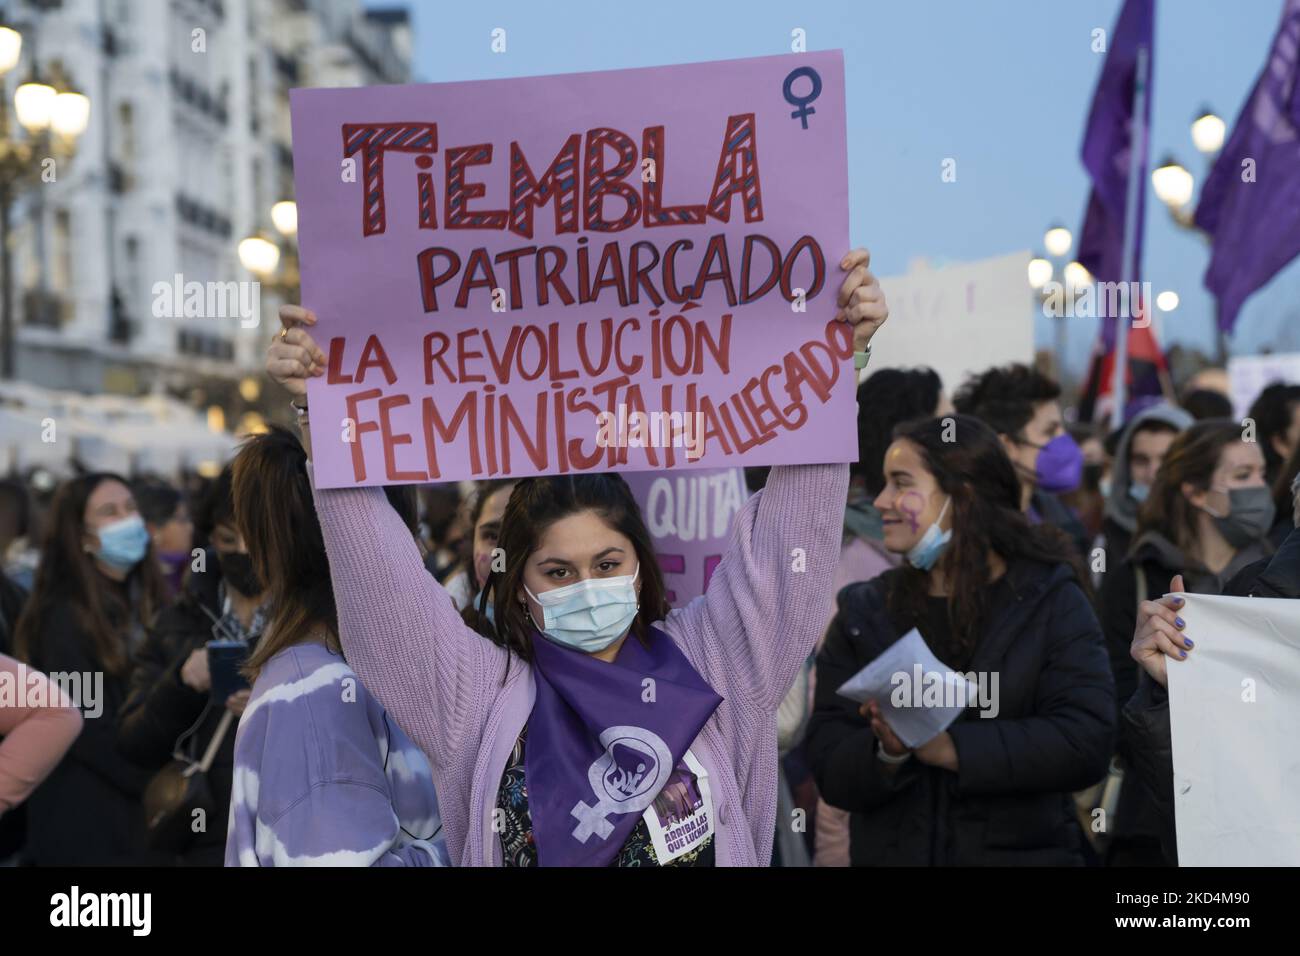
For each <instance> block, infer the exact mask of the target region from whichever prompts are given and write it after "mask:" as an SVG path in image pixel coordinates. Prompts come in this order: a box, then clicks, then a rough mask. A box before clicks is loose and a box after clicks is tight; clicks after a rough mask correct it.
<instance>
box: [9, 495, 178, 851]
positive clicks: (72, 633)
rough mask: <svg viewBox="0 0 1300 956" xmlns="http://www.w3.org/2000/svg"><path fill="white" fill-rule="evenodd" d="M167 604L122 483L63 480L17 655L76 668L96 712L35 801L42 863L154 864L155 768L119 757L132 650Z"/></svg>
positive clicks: (87, 707) (31, 824) (34, 827)
mask: <svg viewBox="0 0 1300 956" xmlns="http://www.w3.org/2000/svg"><path fill="white" fill-rule="evenodd" d="M164 602H165V590H164V586H163V581H162V576H161V573H160V571H159V569H158V565H157V562H156V561H155V560H154V557H153V554H152V553H151V548H150V540H149V532H148V531H147V530H146V529H145V524H144V521H143V520H142V519H141V517H140V514H139V512H138V510H137V508H136V502H135V498H134V497H133V496H132V494H131V490H130V488H129V487H128V486H127V484H126V482H125V481H124V480H123V479H122V478H120V477H118V476H116V475H111V474H92V475H85V476H83V477H80V478H74V479H73V480H71V481H69V482H68V483H67V484H65V485H64V486H63V487H62V488H60V489H59V491H58V493H57V494H56V495H55V497H54V502H53V504H52V507H51V513H50V521H49V533H48V537H47V539H46V542H45V548H44V551H43V552H42V556H41V564H40V567H39V568H38V569H37V572H36V582H35V587H34V589H33V591H32V596H31V598H30V599H29V601H28V603H27V607H26V608H25V610H24V612H23V615H22V617H21V618H20V619H19V622H18V629H17V634H16V641H15V644H16V648H17V656H18V657H20V658H21V659H23V660H25V661H26V662H27V663H29V664H32V665H33V666H34V667H36V668H38V669H39V670H41V671H44V672H45V673H47V674H55V673H61V674H69V675H72V674H77V675H80V676H81V680H80V684H81V691H80V699H78V700H74V701H73V703H74V704H76V705H78V706H79V707H81V710H82V713H83V714H84V715H85V716H86V717H87V718H94V719H87V720H86V721H85V725H84V729H83V731H82V733H81V735H80V736H79V737H78V738H77V740H76V742H75V743H74V744H73V745H72V749H71V750H70V751H69V752H68V756H67V757H66V758H65V759H64V761H63V762H62V763H61V764H60V765H59V766H58V768H57V769H56V770H55V771H54V773H52V774H51V775H50V777H49V778H48V779H47V780H46V781H45V783H44V784H43V785H42V786H41V788H40V789H39V790H38V791H37V792H36V793H35V794H33V796H32V798H31V800H30V801H29V802H28V835H29V844H28V847H29V852H30V853H31V855H32V857H33V858H34V859H35V862H36V863H38V864H42V865H77V866H81V865H88V864H119V865H124V864H133V863H142V862H151V860H150V858H149V857H148V856H147V855H146V854H145V852H144V811H143V808H142V806H141V803H140V796H141V794H142V793H143V790H144V786H145V784H146V783H147V782H148V779H149V775H150V774H149V771H147V770H145V769H143V768H141V767H138V766H136V765H135V764H133V763H131V762H130V761H128V760H127V759H125V758H124V757H123V756H122V755H121V753H120V751H119V748H118V730H117V719H118V715H119V712H120V711H121V710H122V707H123V704H124V702H125V700H126V696H127V692H128V687H129V681H130V678H131V671H132V669H133V662H134V651H135V649H136V647H137V646H138V644H139V642H140V640H141V638H142V637H143V634H144V627H145V625H146V624H147V623H148V622H149V621H151V620H152V619H153V617H154V615H155V613H156V612H157V610H158V609H159V608H160V607H161V606H162V605H163V603H164ZM153 862H157V861H153Z"/></svg>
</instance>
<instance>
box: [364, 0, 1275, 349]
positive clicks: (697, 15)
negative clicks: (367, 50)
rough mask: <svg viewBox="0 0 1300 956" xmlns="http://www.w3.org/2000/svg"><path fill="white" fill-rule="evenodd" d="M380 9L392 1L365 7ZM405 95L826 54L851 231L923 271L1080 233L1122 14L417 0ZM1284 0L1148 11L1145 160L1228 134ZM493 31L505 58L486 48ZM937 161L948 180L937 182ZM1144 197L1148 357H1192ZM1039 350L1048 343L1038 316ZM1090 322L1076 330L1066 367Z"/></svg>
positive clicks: (983, 7)
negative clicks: (410, 82) (843, 80)
mask: <svg viewBox="0 0 1300 956" xmlns="http://www.w3.org/2000/svg"><path fill="white" fill-rule="evenodd" d="M368 2H369V3H370V5H371V6H376V7H379V6H392V5H393V0H388V2H386V3H385V2H382V0H368ZM406 6H408V8H409V9H410V10H411V12H412V17H413V22H414V28H415V42H416V57H415V74H416V78H417V80H419V81H427V82H439V81H447V80H475V79H487V78H494V77H513V76H532V75H538V74H547V73H567V72H578V71H585V70H601V69H617V68H620V67H634V66H654V65H659V64H672V63H689V62H695V61H701V60H717V59H727V58H732V57H746V56H763V55H770V54H776V53H785V52H789V50H790V42H791V31H792V30H793V29H795V28H796V27H799V28H802V29H803V30H804V31H805V33H806V35H807V45H808V49H810V50H820V49H834V48H841V49H843V50H844V54H845V61H846V67H847V75H848V125H849V175H850V183H849V186H850V207H851V208H850V213H851V235H852V238H853V243H854V245H867V246H869V247H870V248H871V249H872V253H873V266H874V267H875V268H876V270H877V272H878V274H880V275H893V274H896V273H900V272H904V271H906V270H907V268H908V265H909V263H910V262H911V261H912V260H913V259H916V258H918V257H924V258H927V259H930V260H931V261H932V262H935V263H942V262H944V261H962V260H970V259H979V258H984V257H989V256H995V255H999V254H1002V253H1007V252H1012V251H1015V250H1017V249H1024V248H1031V249H1040V248H1041V245H1042V234H1043V232H1044V230H1045V228H1046V227H1047V226H1048V225H1050V224H1052V223H1054V222H1056V221H1060V222H1062V223H1064V224H1065V225H1066V226H1068V227H1069V228H1070V230H1071V231H1072V232H1074V233H1075V234H1076V236H1077V233H1078V230H1079V226H1080V224H1081V222H1082V217H1083V210H1084V205H1085V202H1086V200H1087V191H1088V182H1087V179H1086V176H1085V173H1084V170H1083V167H1082V165H1081V163H1080V161H1079V146H1080V142H1081V137H1082V133H1083V124H1084V121H1085V119H1086V115H1087V110H1088V107H1089V104H1090V102H1091V99H1092V92H1093V88H1094V86H1095V83H1096V79H1097V73H1098V71H1099V70H1100V68H1101V64H1102V56H1101V55H1099V54H1096V53H1093V52H1092V50H1091V34H1092V30H1093V29H1094V28H1096V27H1103V28H1105V29H1106V30H1107V31H1108V32H1109V31H1110V29H1111V28H1112V27H1113V25H1114V21H1115V18H1116V15H1117V14H1118V11H1119V8H1120V0H984V2H966V0H906V2H904V0H873V2H865V0H856V2H850V0H809V2H800V3H793V2H789V0H785V2H777V0H746V2H737V0H732V2H718V0H692V2H685V0H658V2H653V3H644V4H643V3H636V2H625V3H618V2H610V0H602V2H596V0H563V2H561V0H550V2H537V0H529V2H525V0H491V2H479V3H448V2H442V0H438V2H420V0H417V2H412V3H409V4H406ZM1281 8H1282V0H1156V43H1155V77H1154V96H1155V99H1154V104H1153V113H1152V120H1153V130H1152V146H1151V159H1152V162H1153V163H1155V162H1157V161H1159V160H1160V159H1161V158H1163V157H1164V156H1165V155H1166V154H1167V153H1173V154H1174V155H1175V156H1177V157H1178V158H1179V159H1180V160H1181V161H1182V163H1183V164H1184V165H1185V166H1187V167H1188V168H1189V169H1191V170H1192V171H1193V172H1194V173H1195V174H1196V179H1197V188H1198V190H1199V188H1200V183H1201V182H1202V181H1203V179H1204V172H1205V168H1206V167H1205V164H1204V160H1203V159H1202V157H1201V155H1200V154H1199V153H1198V152H1197V151H1196V149H1195V147H1194V146H1193V145H1192V141H1191V135H1190V132H1189V127H1190V123H1191V120H1192V119H1193V118H1194V117H1195V116H1196V115H1197V114H1198V112H1199V110H1200V107H1201V106H1202V105H1209V106H1210V107H1212V108H1213V109H1214V110H1215V111H1216V112H1218V113H1219V115H1221V116H1223V117H1224V119H1225V120H1226V121H1227V122H1228V123H1229V126H1230V127H1231V124H1232V123H1233V122H1234V120H1235V118H1236V115H1237V111H1238V110H1239V109H1240V107H1241V104H1242V102H1243V100H1244V99H1245V97H1246V95H1247V94H1248V93H1249V91H1250V88H1251V86H1252V85H1253V83H1254V81H1255V77H1256V76H1257V74H1258V72H1259V70H1260V69H1261V67H1262V66H1263V63H1264V59H1265V55H1266V53H1267V51H1268V47H1269V44H1270V42H1271V40H1272V36H1273V32H1274V30H1275V29H1276V27H1277V23H1278V18H1279V16H1280V13H1281ZM497 27H501V28H504V29H505V30H506V40H507V48H506V52H504V53H494V52H492V49H491V33H492V30H493V29H494V28H497ZM945 157H953V158H955V159H956V160H957V182H955V183H944V182H942V181H941V179H940V163H941V162H942V160H943V159H944V158H945ZM1146 188H1147V190H1148V215H1147V229H1146V237H1145V253H1144V268H1145V275H1146V278H1147V279H1149V280H1150V281H1151V282H1152V284H1153V288H1154V290H1155V291H1156V292H1160V291H1163V290H1165V289H1172V290H1174V291H1176V292H1177V293H1178V295H1179V296H1180V298H1181V300H1182V301H1181V304H1180V306H1179V308H1178V309H1177V310H1176V311H1175V312H1173V313H1171V314H1169V315H1165V316H1162V317H1161V319H1160V325H1159V329H1160V333H1161V337H1162V343H1163V344H1165V345H1166V346H1168V345H1169V344H1171V343H1173V342H1181V343H1183V344H1185V345H1189V346H1194V347H1199V348H1202V349H1205V348H1207V347H1208V346H1209V344H1210V341H1211V340H1210V330H1211V327H1212V318H1211V316H1212V314H1213V312H1212V310H1213V302H1212V299H1211V297H1210V296H1209V295H1208V293H1207V292H1206V291H1205V289H1204V287H1203V286H1202V275H1203V274H1204V270H1205V266H1206V263H1207V261H1208V247H1207V245H1206V243H1205V242H1204V240H1203V239H1202V238H1200V236H1199V235H1197V234H1195V233H1191V232H1187V231H1184V230H1181V229H1179V228H1178V227H1177V226H1175V225H1174V224H1173V223H1172V222H1171V221H1170V218H1169V216H1168V215H1167V213H1166V211H1165V209H1164V206H1163V204H1161V203H1160V202H1159V200H1158V199H1156V196H1155V193H1154V192H1153V191H1151V188H1150V179H1149V177H1148V178H1147V180H1146ZM1297 293H1300V267H1297V266H1296V265H1295V264H1293V265H1292V267H1291V268H1290V269H1288V270H1286V271H1284V272H1283V273H1282V274H1281V275H1280V276H1279V277H1278V278H1277V279H1276V280H1275V281H1274V282H1273V283H1271V284H1270V285H1269V286H1268V287H1266V288H1265V289H1263V290H1261V291H1260V292H1259V293H1257V294H1256V295H1255V296H1254V297H1253V298H1252V299H1251V300H1249V301H1248V302H1247V303H1246V306H1245V308H1244V310H1243V312H1242V315H1241V321H1240V324H1239V325H1238V331H1237V335H1236V336H1235V338H1234V340H1233V351H1234V352H1236V353H1243V354H1244V353H1249V352H1256V351H1259V350H1260V349H1261V348H1272V349H1273V350H1275V351H1286V350H1300V295H1298V294H1297ZM1038 322H1039V329H1038V340H1039V343H1040V344H1041V345H1048V344H1050V342H1051V337H1050V331H1049V328H1048V325H1047V321H1046V320H1045V319H1041V318H1040V319H1039V320H1038ZM1094 334H1095V323H1094V322H1092V321H1090V320H1072V325H1071V328H1070V338H1069V351H1070V354H1071V361H1070V364H1071V365H1072V366H1073V367H1075V368H1076V369H1077V368H1079V367H1080V366H1081V365H1082V363H1083V361H1084V359H1085V357H1086V354H1087V351H1088V349H1089V347H1090V344H1091V341H1092V337H1093V335H1094Z"/></svg>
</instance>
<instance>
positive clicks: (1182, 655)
mask: <svg viewBox="0 0 1300 956" xmlns="http://www.w3.org/2000/svg"><path fill="white" fill-rule="evenodd" d="M1178 656H1179V657H1186V656H1187V652H1186V651H1179V652H1178Z"/></svg>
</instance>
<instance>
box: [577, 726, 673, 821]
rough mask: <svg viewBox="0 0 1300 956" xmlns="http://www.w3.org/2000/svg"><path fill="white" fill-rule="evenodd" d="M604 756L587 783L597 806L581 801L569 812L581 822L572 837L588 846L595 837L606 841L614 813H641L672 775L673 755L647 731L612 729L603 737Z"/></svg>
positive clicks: (601, 739) (595, 764) (594, 763)
mask: <svg viewBox="0 0 1300 956" xmlns="http://www.w3.org/2000/svg"><path fill="white" fill-rule="evenodd" d="M600 743H601V746H603V747H604V748H605V752H604V753H603V754H601V755H600V756H599V757H598V758H596V760H595V761H593V762H592V765H591V768H590V769H589V770H588V771H587V782H588V783H590V784H591V790H592V793H594V794H595V797H596V802H595V803H594V804H589V803H585V802H583V801H581V800H579V801H578V802H577V803H576V804H575V805H574V807H573V810H572V811H570V812H571V813H572V815H573V817H574V818H575V819H576V820H577V821H578V825H577V827H575V828H574V831H573V835H574V837H576V838H577V839H578V840H579V841H580V842H582V843H586V842H587V838H588V837H590V836H591V835H592V834H593V833H594V834H596V835H597V836H598V837H600V838H601V839H602V840H607V839H609V837H610V834H612V833H613V832H614V827H613V825H612V824H610V822H609V821H608V820H606V819H605V818H606V817H607V816H609V814H611V813H640V812H641V811H642V810H644V809H645V808H646V807H648V806H650V804H651V803H652V802H653V801H654V798H655V797H656V796H657V795H658V793H659V791H660V790H662V789H663V786H664V784H665V783H667V782H668V776H669V774H671V773H672V771H673V755H672V752H671V751H670V750H669V749H668V745H667V744H665V743H664V742H663V741H662V740H661V739H659V735H658V734H656V733H655V732H654V731H652V730H646V729H645V728H644V727H629V726H623V727H610V728H609V729H608V730H606V731H605V732H604V733H602V734H601V735H600Z"/></svg>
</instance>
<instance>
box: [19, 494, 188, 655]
mask: <svg viewBox="0 0 1300 956" xmlns="http://www.w3.org/2000/svg"><path fill="white" fill-rule="evenodd" d="M106 481H116V482H118V483H120V484H122V485H124V486H125V487H126V488H128V489H129V488H130V487H131V486H130V484H128V483H127V481H126V479H125V478H123V477H121V476H120V475H115V474H112V473H110V472H95V473H94V474H89V475H81V476H80V477H77V478H73V479H71V480H69V481H68V482H66V483H65V484H64V485H63V486H62V487H61V488H59V490H58V491H57V492H56V493H55V495H54V501H53V503H52V505H51V506H50V517H49V524H48V527H49V531H48V533H47V534H46V536H45V543H44V546H43V548H42V551H41V563H40V566H39V567H38V568H37V569H36V580H35V583H34V585H33V587H32V596H31V598H30V599H29V600H28V602H27V607H26V608H25V609H24V611H23V614H22V616H21V617H20V618H19V619H18V627H17V632H16V634H15V636H14V648H15V651H16V652H17V655H18V657H20V658H21V659H23V660H25V661H27V662H28V663H38V662H41V656H42V655H41V651H42V647H41V632H42V630H43V628H44V625H45V623H46V621H47V620H48V619H49V615H50V614H51V613H52V612H53V611H54V608H55V606H56V605H57V604H67V605H69V606H70V607H71V609H72V611H73V613H74V614H75V615H76V620H77V624H78V626H79V627H80V628H81V630H82V631H83V632H85V633H86V634H87V635H89V637H90V641H91V648H90V650H91V652H92V654H93V656H94V659H95V660H96V662H98V663H99V664H100V665H101V666H102V667H103V668H104V670H105V671H107V672H108V673H109V674H112V675H113V676H115V677H123V676H125V675H126V673H127V671H128V670H129V668H130V655H129V653H128V648H127V634H128V632H129V631H130V628H131V618H132V614H133V612H134V614H135V617H136V619H137V620H138V621H139V622H140V623H141V624H142V625H148V624H150V623H152V621H153V617H154V615H155V614H156V613H157V612H158V610H159V608H161V607H162V605H163V604H164V603H165V601H166V600H167V598H166V589H165V587H164V585H163V580H162V573H161V572H160V571H159V569H158V562H157V561H156V560H155V559H154V554H153V543H152V541H151V542H150V543H149V546H148V548H147V549H146V551H145V555H144V558H143V559H142V560H141V561H140V563H139V564H137V565H136V566H135V567H134V568H132V569H131V572H130V573H129V574H128V575H127V577H126V587H127V593H128V594H130V595H131V596H132V601H134V602H135V607H130V606H128V605H127V604H126V603H125V602H123V600H122V598H121V596H120V594H119V592H118V590H117V589H116V588H113V587H111V586H110V585H109V582H108V580H107V579H106V578H105V577H104V575H103V574H101V573H100V572H99V570H98V569H97V568H96V567H95V558H94V556H93V555H91V554H88V553H87V552H86V549H85V546H84V541H85V536H86V534H87V530H86V502H87V501H88V500H89V499H90V496H91V495H92V494H94V493H95V489H96V488H98V487H99V486H100V485H102V484H103V483H104V482H106Z"/></svg>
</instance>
